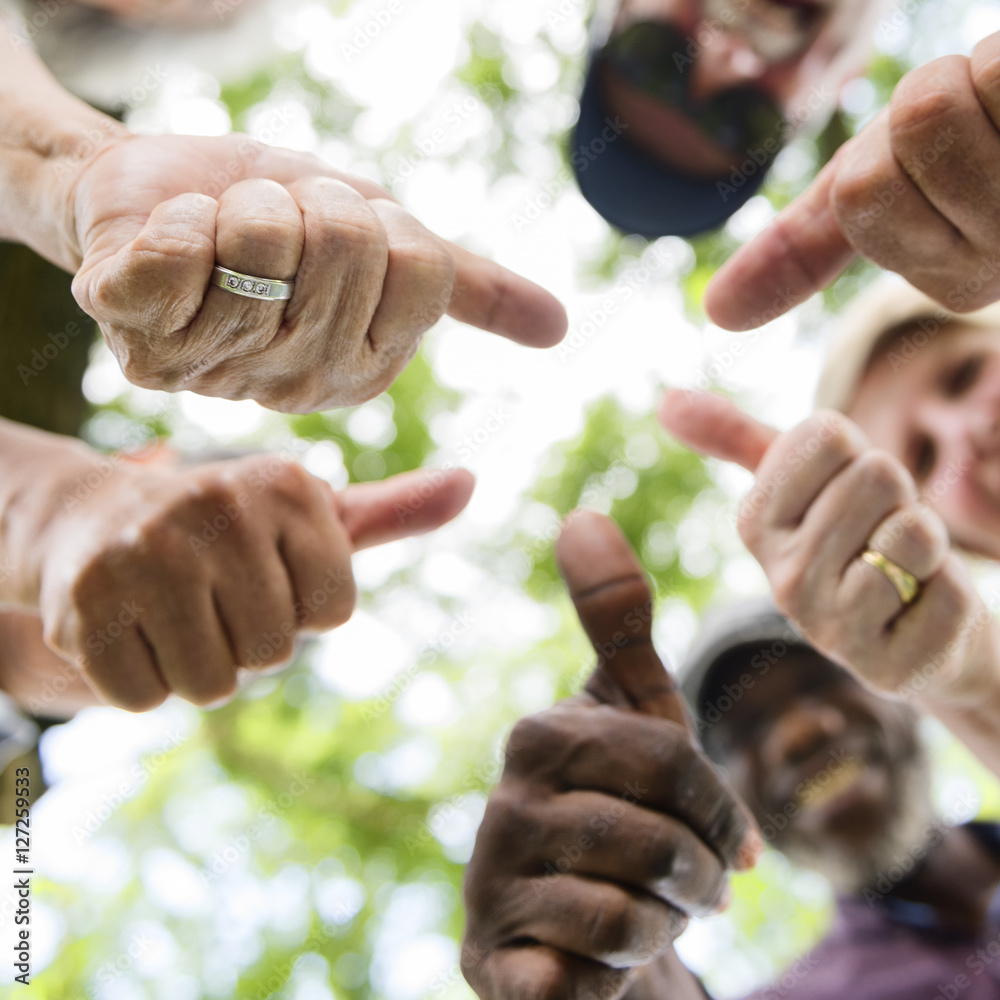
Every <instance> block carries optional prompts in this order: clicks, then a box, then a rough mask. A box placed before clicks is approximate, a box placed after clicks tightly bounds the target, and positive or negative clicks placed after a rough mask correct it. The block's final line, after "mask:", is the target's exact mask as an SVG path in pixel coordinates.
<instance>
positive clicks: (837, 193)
mask: <svg viewBox="0 0 1000 1000" xmlns="http://www.w3.org/2000/svg"><path fill="white" fill-rule="evenodd" d="M878 188H879V185H878V180H877V178H876V176H874V175H873V174H872V173H871V172H870V171H869V170H859V169H856V168H854V167H852V165H851V164H850V162H849V161H848V162H847V163H846V164H845V166H844V167H843V168H842V169H841V170H839V171H838V172H837V175H836V177H835V178H834V181H833V185H832V186H831V188H830V203H831V205H832V207H833V212H834V215H835V217H836V218H837V221H838V222H840V223H841V224H844V223H847V222H853V221H854V220H855V219H857V217H858V216H859V215H863V214H864V213H866V212H867V211H868V210H869V209H870V208H871V205H872V202H873V201H874V199H875V196H876V193H877V191H878ZM862 231H863V230H862Z"/></svg>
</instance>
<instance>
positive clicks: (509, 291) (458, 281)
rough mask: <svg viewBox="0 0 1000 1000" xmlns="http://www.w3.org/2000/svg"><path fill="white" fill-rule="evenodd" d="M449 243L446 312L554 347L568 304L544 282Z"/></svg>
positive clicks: (530, 342) (493, 330) (484, 327)
mask: <svg viewBox="0 0 1000 1000" xmlns="http://www.w3.org/2000/svg"><path fill="white" fill-rule="evenodd" d="M449 247H450V249H451V254H452V257H453V258H454V261H455V285H454V290H453V292H452V297H451V302H450V303H449V305H448V315H449V316H451V317H452V318H453V319H457V320H458V321H459V322H461V323H468V324H469V325H470V326H476V327H479V329H481V330H488V331H489V332H490V333H498V334H500V336H501V337H506V338H507V339H508V340H513V341H515V342H516V343H518V344H525V345H527V346H528V347H552V346H553V345H555V344H558V343H559V341H561V340H562V339H563V337H565V336H566V331H567V330H568V329H569V318H568V317H567V315H566V310H565V309H564V308H563V306H562V304H561V303H560V302H559V300H558V299H556V298H555V297H554V296H553V295H550V294H549V293H548V292H547V291H545V289H544V288H541V287H540V286H538V285H536V284H535V283H534V282H533V281H528V279H527V278H522V277H521V275H519V274H515V273H514V272H513V271H508V270H507V268H505V267H501V266H500V265H499V264H496V263H494V262H493V261H490V260H486V258H484V257H479V256H477V255H476V254H474V253H472V252H471V251H469V250H466V249H465V248H464V247H460V246H458V244H455V243H452V244H449Z"/></svg>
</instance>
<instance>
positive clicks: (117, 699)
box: [109, 688, 170, 714]
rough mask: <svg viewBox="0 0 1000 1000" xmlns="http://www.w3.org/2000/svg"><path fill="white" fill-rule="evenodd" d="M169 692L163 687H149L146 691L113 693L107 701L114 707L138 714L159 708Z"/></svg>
mask: <svg viewBox="0 0 1000 1000" xmlns="http://www.w3.org/2000/svg"><path fill="white" fill-rule="evenodd" d="M169 693H170V692H169V691H167V690H165V689H163V688H150V689H149V690H148V691H141V692H139V691H137V692H128V693H118V694H114V695H112V696H111V697H110V698H109V701H110V703H111V704H112V705H113V706H114V707H115V708H123V709H125V711H126V712H135V713H137V714H138V713H141V712H151V711H152V710H153V709H154V708H159V707H160V705H162V704H163V703H164V702H165V701H166V700H167V696H168V695H169Z"/></svg>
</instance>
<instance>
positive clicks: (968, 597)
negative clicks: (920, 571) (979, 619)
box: [934, 554, 973, 622]
mask: <svg viewBox="0 0 1000 1000" xmlns="http://www.w3.org/2000/svg"><path fill="white" fill-rule="evenodd" d="M934 600H935V603H936V604H937V605H938V607H939V608H940V610H941V613H942V614H943V615H944V616H945V618H947V619H948V620H950V621H955V622H960V621H961V620H964V619H965V618H967V617H968V616H969V615H970V614H971V612H972V609H973V599H972V593H971V591H970V588H969V585H968V581H967V580H966V576H965V570H964V567H963V566H962V564H961V563H960V561H959V559H958V557H957V556H956V555H954V554H951V555H949V557H948V558H947V559H946V560H945V563H944V565H943V566H942V567H941V569H940V570H938V572H937V574H936V575H935V577H934Z"/></svg>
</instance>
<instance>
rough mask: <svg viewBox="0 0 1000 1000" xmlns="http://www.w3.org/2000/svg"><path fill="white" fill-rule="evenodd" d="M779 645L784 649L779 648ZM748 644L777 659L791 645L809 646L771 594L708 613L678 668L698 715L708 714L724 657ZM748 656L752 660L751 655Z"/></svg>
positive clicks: (684, 688) (689, 699)
mask: <svg viewBox="0 0 1000 1000" xmlns="http://www.w3.org/2000/svg"><path fill="white" fill-rule="evenodd" d="M779 644H780V647H781V648H776V647H777V646H778V645H779ZM747 647H757V650H758V651H762V652H770V653H771V654H772V656H776V657H778V658H780V657H781V656H783V655H784V653H785V652H786V651H787V650H788V649H790V648H792V647H807V648H809V647H808V643H806V641H805V640H804V639H803V638H802V636H801V634H800V633H799V632H798V631H797V629H795V627H794V626H793V625H792V624H791V623H790V622H789V621H788V620H787V619H786V618H785V617H784V616H783V615H782V614H781V613H780V612H779V611H778V609H777V608H776V607H775V606H774V603H773V601H772V600H771V598H770V597H769V596H768V597H759V598H751V599H749V600H745V601H741V602H739V603H738V604H732V605H726V606H724V607H722V608H717V609H715V610H714V611H713V612H710V613H708V614H707V615H705V618H704V620H703V622H702V628H701V630H700V632H699V634H698V636H697V638H696V639H695V641H694V643H693V644H692V647H691V649H690V650H689V652H688V655H687V656H686V657H685V659H684V662H683V664H682V666H681V669H680V671H679V674H680V687H681V692H682V693H683V695H684V697H685V698H686V699H687V703H688V705H689V706H690V707H691V710H692V712H693V714H694V715H695V717H696V718H698V719H700V720H703V719H704V717H705V694H706V692H707V691H708V690H709V688H710V687H711V685H712V683H713V680H714V675H715V671H716V668H717V667H718V666H719V664H720V662H721V661H722V659H723V658H724V657H725V656H726V655H727V654H729V653H730V652H732V651H734V650H736V649H740V648H747ZM747 659H748V662H749V660H750V657H748V658H747Z"/></svg>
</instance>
